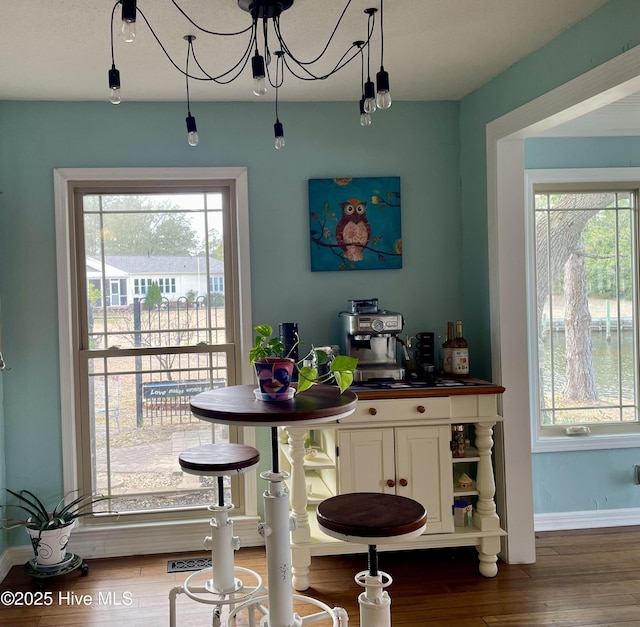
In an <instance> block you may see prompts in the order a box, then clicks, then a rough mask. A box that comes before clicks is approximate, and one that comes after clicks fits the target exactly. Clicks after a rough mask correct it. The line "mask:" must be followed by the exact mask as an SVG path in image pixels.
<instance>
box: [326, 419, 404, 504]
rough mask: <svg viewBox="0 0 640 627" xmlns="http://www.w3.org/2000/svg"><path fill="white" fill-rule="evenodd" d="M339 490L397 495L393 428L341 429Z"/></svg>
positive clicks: (339, 440) (339, 433)
mask: <svg viewBox="0 0 640 627" xmlns="http://www.w3.org/2000/svg"><path fill="white" fill-rule="evenodd" d="M338 446H339V449H338V450H339V457H338V468H339V488H338V490H339V492H340V494H345V493H347V492H387V493H389V494H395V491H396V489H395V487H393V486H388V485H387V481H388V480H390V481H395V475H396V473H395V462H394V447H393V429H353V430H345V431H339V432H338Z"/></svg>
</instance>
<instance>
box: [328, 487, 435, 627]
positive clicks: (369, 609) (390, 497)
mask: <svg viewBox="0 0 640 627" xmlns="http://www.w3.org/2000/svg"><path fill="white" fill-rule="evenodd" d="M316 516H317V519H318V523H319V525H320V529H322V531H324V533H326V534H327V535H329V536H331V537H333V538H338V539H339V540H343V541H345V542H358V543H360V544H367V545H368V546H369V556H368V569H367V570H366V571H362V572H359V573H358V574H357V575H356V576H355V581H356V583H357V584H358V585H360V586H362V587H363V588H364V592H362V593H361V594H360V595H359V596H358V604H359V606H360V627H390V626H391V598H390V597H389V594H388V592H387V591H386V590H384V588H386V587H387V586H389V585H390V584H391V583H392V582H393V579H392V578H391V576H390V575H389V574H387V573H385V572H383V571H381V570H378V554H377V549H376V546H377V545H378V544H390V543H393V542H398V541H401V540H409V539H411V538H415V537H417V536H419V535H421V534H422V533H423V532H424V530H425V528H426V526H427V512H426V510H425V508H424V507H423V506H422V505H421V504H420V503H418V502H417V501H414V500H413V499H409V498H407V497H404V496H396V495H394V494H381V493H378V492H360V493H354V494H340V495H338V496H334V497H331V498H329V499H326V500H325V501H322V503H320V504H319V505H318V509H317V512H316Z"/></svg>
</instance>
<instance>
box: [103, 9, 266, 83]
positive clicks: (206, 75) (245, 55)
mask: <svg viewBox="0 0 640 627" xmlns="http://www.w3.org/2000/svg"><path fill="white" fill-rule="evenodd" d="M117 4H119V2H118V3H117ZM138 13H139V14H140V15H141V16H142V19H143V20H144V21H145V24H146V25H147V27H148V28H149V32H150V33H151V34H152V35H153V38H154V39H155V40H156V42H157V43H158V46H160V49H161V50H162V52H163V53H164V55H165V56H166V57H167V59H168V60H169V62H170V63H171V65H173V67H174V68H175V69H176V70H178V72H180V73H181V74H183V75H185V76H188V78H190V79H193V80H196V81H207V82H208V81H213V82H215V83H219V84H221V85H226V84H228V83H230V82H232V81H233V80H235V79H236V78H237V77H238V76H239V75H240V74H241V73H242V71H243V70H244V68H245V67H246V65H247V62H248V60H249V57H250V56H251V49H252V47H253V42H254V38H255V34H254V32H253V28H252V29H251V30H252V33H251V38H250V40H249V44H248V46H247V48H246V49H245V51H244V53H243V55H242V57H240V60H239V61H238V62H237V63H236V64H235V65H234V66H233V67H231V68H230V69H228V70H226V71H225V72H223V73H222V74H220V75H219V76H211V75H210V74H209V73H208V72H207V71H206V70H205V69H204V68H203V67H202V65H201V64H200V62H199V61H198V59H197V57H196V54H195V50H194V49H193V47H191V53H192V56H193V60H194V62H195V64H196V65H197V66H198V69H199V70H200V71H201V72H202V73H203V74H204V76H196V75H194V74H188V75H187V73H186V72H185V70H183V69H182V68H181V67H180V66H179V65H178V64H177V63H176V62H175V61H174V60H173V58H172V57H171V55H170V54H169V52H168V51H167V49H166V48H165V47H164V45H163V43H162V41H160V38H159V37H158V35H157V34H156V32H155V31H154V30H153V27H152V26H151V24H150V22H149V20H148V19H147V16H146V15H145V14H144V13H143V12H142V11H141V10H140V8H138ZM112 30H113V29H112ZM243 32H246V31H243ZM237 68H239V69H238V71H237V72H236V73H235V74H234V75H233V78H231V79H229V80H224V81H223V80H221V78H222V77H225V76H227V75H228V74H230V73H231V72H233V71H234V70H236V69H237Z"/></svg>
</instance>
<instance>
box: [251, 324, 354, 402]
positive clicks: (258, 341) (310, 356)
mask: <svg viewBox="0 0 640 627" xmlns="http://www.w3.org/2000/svg"><path fill="white" fill-rule="evenodd" d="M255 332H256V337H255V340H254V344H253V347H252V348H251V350H250V351H249V358H250V360H251V363H252V364H255V363H256V362H260V361H265V360H266V361H269V360H271V362H272V363H273V362H277V361H283V360H288V361H289V362H291V363H292V364H293V367H295V369H296V370H297V371H298V392H304V391H305V390H308V389H309V388H310V387H311V386H312V385H314V384H316V383H328V382H329V381H331V380H332V379H335V382H336V384H337V385H338V387H339V388H340V392H344V391H345V390H346V389H347V388H348V387H349V386H350V385H351V383H353V371H354V370H355V368H356V366H357V365H358V360H357V359H355V358H354V357H347V356H346V355H337V356H336V357H335V358H334V359H333V360H331V361H330V360H329V356H328V355H327V353H326V352H325V351H323V350H320V349H317V348H314V347H313V346H312V347H311V349H310V350H309V351H308V353H307V354H306V355H305V356H304V357H303V358H302V359H300V360H298V361H297V362H296V361H294V360H293V359H291V358H290V357H288V356H285V357H281V355H282V353H283V351H284V348H285V346H284V343H283V342H282V341H281V340H280V339H279V338H277V337H273V329H272V327H271V326H270V325H268V324H260V325H258V326H257V327H255ZM299 345H300V338H299V337H298V338H297V340H296V343H295V344H294V345H293V347H292V348H291V350H290V351H289V354H291V352H292V351H293V349H294V348H295V347H296V346H299ZM327 363H329V370H328V372H326V373H324V374H321V375H320V374H318V366H324V365H326V364H327ZM305 364H306V365H305ZM308 364H311V365H308Z"/></svg>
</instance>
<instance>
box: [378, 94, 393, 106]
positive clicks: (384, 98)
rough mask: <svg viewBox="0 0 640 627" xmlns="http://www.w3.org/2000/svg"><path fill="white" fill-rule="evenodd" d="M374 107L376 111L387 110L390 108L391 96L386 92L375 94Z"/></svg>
mask: <svg viewBox="0 0 640 627" xmlns="http://www.w3.org/2000/svg"><path fill="white" fill-rule="evenodd" d="M376 106H377V107H378V109H388V108H389V107H390V106H391V94H390V93H389V92H388V91H379V92H378V93H377V94H376Z"/></svg>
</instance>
